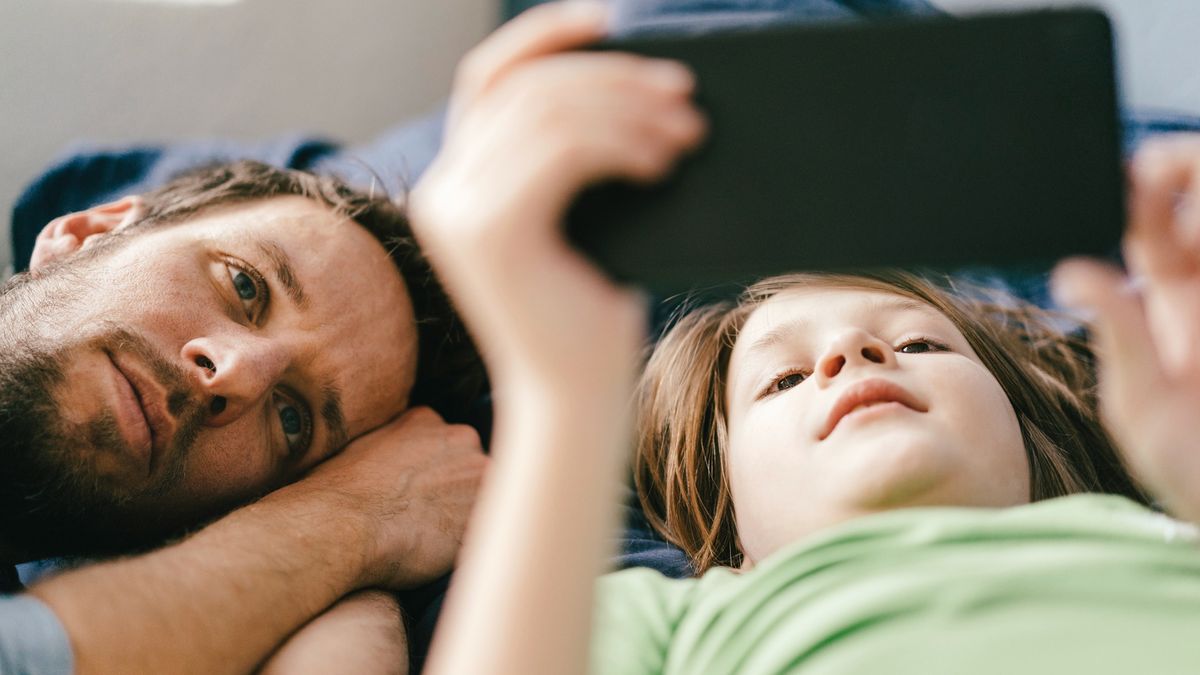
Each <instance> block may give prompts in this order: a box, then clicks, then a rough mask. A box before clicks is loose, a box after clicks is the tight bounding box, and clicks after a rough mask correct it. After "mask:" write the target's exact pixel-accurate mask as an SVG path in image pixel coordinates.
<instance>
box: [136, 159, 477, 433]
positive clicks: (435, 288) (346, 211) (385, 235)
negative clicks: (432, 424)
mask: <svg viewBox="0 0 1200 675" xmlns="http://www.w3.org/2000/svg"><path fill="white" fill-rule="evenodd" d="M289 195H297V196H301V197H306V198H308V199H312V200H314V201H316V202H318V203H320V204H323V205H325V206H327V207H329V208H330V209H331V210H332V211H333V212H334V213H336V214H337V215H339V216H343V217H345V218H349V219H352V220H354V221H355V222H356V223H358V224H359V225H361V226H363V227H364V228H366V229H367V231H369V232H370V233H371V234H372V235H374V237H375V238H376V239H377V240H378V241H379V242H380V244H382V245H383V247H384V248H385V249H386V250H387V252H388V255H389V256H390V257H391V259H392V261H393V262H394V263H395V264H396V268H397V269H398V270H399V271H400V276H401V278H403V280H404V285H405V289H406V290H407V291H408V295H409V297H410V299H411V300H412V305H413V313H414V315H415V316H416V320H417V373H416V384H415V386H414V388H413V391H412V393H411V395H410V399H409V401H410V404H411V405H428V406H431V407H432V408H434V409H435V410H437V411H438V412H439V413H440V414H441V415H442V416H443V417H445V418H446V419H447V420H449V421H461V420H462V418H463V417H464V416H465V415H466V413H467V410H468V408H469V407H470V406H471V405H473V404H474V403H475V401H476V399H477V398H478V397H479V395H480V394H481V393H482V392H483V391H484V389H485V387H486V383H485V375H484V370H483V364H482V362H481V361H480V359H479V357H478V354H477V352H476V350H475V347H474V345H473V343H472V342H471V340H470V338H469V337H468V336H467V333H466V330H465V329H464V328H463V325H462V323H461V322H460V321H459V320H458V317H457V315H456V314H455V313H454V311H453V308H452V307H451V304H450V301H449V300H448V298H447V297H446V294H445V292H444V291H443V290H442V287H441V285H440V284H438V282H437V279H436V278H435V277H434V274H433V271H432V270H431V269H430V267H429V264H428V262H427V261H426V260H425V257H424V256H423V255H421V251H420V250H419V249H418V247H417V243H416V240H415V239H414V237H413V233H412V229H411V227H410V226H409V222H408V217H407V216H406V214H405V211H404V208H403V206H402V205H400V204H399V203H397V202H396V201H393V200H392V199H391V198H389V197H388V195H387V194H384V193H383V191H382V190H381V191H380V194H368V193H363V192H360V191H357V190H355V189H353V188H351V187H350V186H349V185H347V184H346V183H344V182H343V181H341V180H339V179H338V178H335V177H332V176H316V175H313V174H310V173H306V172H304V171H296V170H292V169H280V168H277V167H273V166H270V165H267V164H263V163H261V162H255V161H241V162H235V163H232V164H222V165H216V166H211V167H204V168H200V169H197V170H194V171H190V172H188V173H186V174H183V175H181V176H179V177H177V178H176V179H174V180H172V181H171V182H170V183H168V184H166V185H164V186H163V187H161V188H159V189H157V190H154V191H152V192H149V193H147V194H145V195H142V199H143V202H144V207H145V212H144V213H143V215H142V217H141V218H140V219H139V220H138V221H137V222H136V223H133V224H132V225H130V226H129V227H128V228H126V230H125V231H126V232H128V233H130V234H136V233H137V232H138V231H141V230H145V229H147V228H152V227H159V226H163V225H171V224H176V223H179V222H181V221H183V220H184V219H187V218H190V217H192V216H196V215H198V214H200V213H201V212H202V211H206V210H208V209H212V208H215V207H219V206H225V205H229V204H236V203H243V202H250V201H256V200H260V199H267V198H271V197H281V196H289Z"/></svg>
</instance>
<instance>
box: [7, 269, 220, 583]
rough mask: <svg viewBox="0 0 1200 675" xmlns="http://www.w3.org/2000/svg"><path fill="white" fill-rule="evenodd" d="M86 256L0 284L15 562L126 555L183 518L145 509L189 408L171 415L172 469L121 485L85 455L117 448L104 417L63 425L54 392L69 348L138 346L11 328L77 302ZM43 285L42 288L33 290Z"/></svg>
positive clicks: (169, 483)
mask: <svg viewBox="0 0 1200 675" xmlns="http://www.w3.org/2000/svg"><path fill="white" fill-rule="evenodd" d="M89 259H90V258H88V259H84V260H81V261H79V264H74V265H72V264H68V265H64V266H62V267H60V268H57V269H55V270H53V271H52V273H51V275H50V276H53V277H55V278H53V279H50V278H46V279H23V280H18V281H17V283H15V284H10V285H9V286H10V287H9V288H6V289H5V295H6V296H8V297H3V298H0V322H2V326H3V327H2V328H0V330H2V332H3V335H2V336H0V544H3V545H4V546H5V547H7V548H9V549H12V550H15V551H19V552H20V554H21V557H22V558H25V559H33V558H45V557H53V556H101V555H109V554H115V553H126V552H131V551H136V550H140V549H144V548H148V547H151V546H155V545H158V544H160V543H161V542H162V541H163V540H165V539H167V538H169V537H171V536H173V535H175V534H178V533H180V532H181V531H182V527H183V526H184V525H186V524H188V523H187V522H185V520H184V519H181V518H179V517H178V516H175V515H167V514H166V513H165V512H163V511H160V510H157V509H155V508H153V507H154V501H155V499H154V498H155V497H159V496H161V495H162V494H164V493H165V492H166V491H168V490H169V489H170V488H172V487H174V486H175V485H176V484H177V483H178V481H179V479H180V478H181V477H182V473H183V460H184V458H185V457H186V456H187V452H186V450H187V447H188V446H190V445H191V443H192V442H193V441H194V440H195V436H196V433H197V432H198V431H199V427H200V422H201V420H202V417H201V415H200V414H198V413H199V411H191V412H190V414H187V415H182V416H181V417H180V426H179V430H178V432H177V433H176V442H175V444H174V445H175V446H176V447H175V448H174V450H176V452H172V453H171V457H172V458H173V459H174V460H175V461H174V463H173V465H172V466H170V467H167V470H166V471H164V472H162V475H161V476H160V478H159V479H158V480H156V481H155V482H154V484H153V485H148V486H142V487H139V488H135V489H132V490H131V489H128V488H127V486H116V485H113V484H112V483H111V482H109V481H107V480H104V479H102V478H101V477H100V476H99V475H97V472H96V470H95V467H94V466H93V465H92V463H91V461H90V460H91V459H92V453H93V451H94V450H95V449H97V448H104V449H113V450H114V451H118V452H120V451H123V449H124V448H125V443H126V442H125V440H124V438H123V437H122V435H121V432H120V429H119V426H118V424H117V421H116V419H115V418H114V417H113V415H112V413H111V412H105V413H102V414H101V415H98V416H97V417H96V418H95V419H92V420H89V421H88V422H86V423H84V424H82V425H72V424H69V423H67V422H66V421H65V420H64V417H63V415H62V412H61V411H60V410H59V407H58V404H57V402H56V401H55V398H54V391H55V388H56V387H58V386H59V385H61V384H62V383H63V381H64V370H65V368H66V366H67V363H68V358H69V355H70V354H71V353H73V352H74V351H75V350H76V349H77V348H79V347H81V346H87V345H88V344H92V343H101V344H110V345H111V344H113V343H117V344H120V345H122V346H124V347H126V348H132V349H134V350H140V349H144V348H141V347H140V344H141V343H140V341H138V340H137V339H136V338H135V337H134V336H129V335H127V334H124V333H122V332H121V331H120V330H119V329H111V328H109V329H107V330H106V331H105V334H104V335H100V336H98V337H93V338H91V339H86V338H85V341H84V342H80V343H76V344H68V343H65V342H57V343H55V344H49V345H47V344H46V343H48V342H50V341H49V340H46V339H45V338H44V337H40V336H36V335H33V334H32V333H27V332H25V331H24V330H22V329H21V328H22V327H23V326H31V325H34V324H33V322H42V323H43V325H44V324H45V323H52V322H53V321H54V317H53V316H48V315H47V314H51V315H53V314H58V313H59V312H60V311H63V310H65V309H67V308H69V307H70V306H72V305H74V304H75V303H76V302H77V301H79V300H81V299H82V297H83V294H84V292H83V289H86V288H88V287H89V284H87V282H89V281H90V282H92V283H94V280H90V279H87V275H86V274H81V273H80V272H82V271H83V270H84V269H85V268H86V266H87V265H86V263H87V262H88V260H89ZM47 284H48V285H49V286H50V288H39V286H43V285H47ZM48 298H52V300H49V299H48ZM161 370H162V369H161V368H158V369H156V371H158V372H159V373H160V374H161ZM174 379H175V378H169V379H167V380H166V381H168V382H170V381H173V380H174ZM172 389H173V390H177V388H175V387H172ZM80 446H83V447H80ZM123 488H124V489H123ZM193 522H194V521H193Z"/></svg>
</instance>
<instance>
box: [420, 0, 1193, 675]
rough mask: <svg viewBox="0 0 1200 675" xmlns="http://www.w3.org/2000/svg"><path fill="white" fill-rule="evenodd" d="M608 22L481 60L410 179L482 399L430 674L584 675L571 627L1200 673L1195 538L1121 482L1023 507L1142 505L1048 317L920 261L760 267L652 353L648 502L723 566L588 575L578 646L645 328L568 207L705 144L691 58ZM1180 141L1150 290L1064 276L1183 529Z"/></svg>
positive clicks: (735, 644) (783, 650)
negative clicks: (470, 479) (820, 268)
mask: <svg viewBox="0 0 1200 675" xmlns="http://www.w3.org/2000/svg"><path fill="white" fill-rule="evenodd" d="M603 23H604V13H603V10H602V8H599V7H597V6H595V5H590V4H582V3H579V2H572V3H564V4H560V5H554V6H547V7H546V8H544V9H541V10H538V11H536V12H532V13H529V14H526V15H524V16H523V17H522V18H520V19H518V20H517V21H514V22H513V23H511V24H509V25H508V26H506V27H505V28H504V29H502V30H501V31H499V32H498V33H496V34H495V35H494V36H493V37H492V38H490V39H489V40H488V41H486V42H485V43H484V44H483V45H482V46H481V47H479V48H478V49H477V50H476V51H475V52H474V53H473V54H472V55H470V56H469V57H468V58H467V60H466V61H465V62H464V66H463V68H462V69H461V70H460V77H459V81H458V83H457V85H456V93H455V99H454V103H453V112H452V116H451V121H450V125H449V127H448V132H447V138H446V145H445V149H444V150H443V153H442V155H441V156H440V157H439V158H438V160H437V161H436V162H435V164H434V166H433V167H432V168H431V170H430V172H429V174H427V175H426V177H425V179H424V181H423V182H422V184H421V185H420V186H418V188H417V190H416V192H415V193H414V195H413V201H412V204H411V208H412V217H413V220H414V227H415V229H416V230H417V232H418V236H419V237H420V238H421V240H422V244H423V246H424V247H425V249H426V250H427V252H428V254H429V256H430V258H431V259H432V261H433V263H434V265H435V266H436V268H437V270H438V273H439V274H440V275H441V276H442V278H443V280H444V281H445V283H446V285H447V287H448V289H449V291H450V292H451V293H452V294H453V296H454V297H455V299H456V302H457V303H458V306H459V309H460V310H461V312H462V313H463V315H464V318H465V320H466V321H467V323H468V325H469V326H470V328H471V330H472V331H473V332H474V334H475V336H476V338H477V340H478V342H479V343H480V346H481V350H482V352H483V354H484V358H485V360H486V362H487V364H488V366H489V369H490V371H491V374H492V376H493V384H494V387H495V394H496V396H495V400H496V413H497V419H496V426H495V434H494V437H493V444H492V448H493V458H494V459H493V463H492V467H491V473H490V474H489V476H488V478H487V479H486V482H485V486H484V488H483V492H482V494H481V495H480V498H479V501H478V502H477V505H478V508H477V509H476V512H475V514H474V516H473V521H472V525H471V528H470V530H469V533H468V537H467V541H466V542H465V545H464V549H463V553H462V557H461V559H460V560H461V565H460V569H459V571H458V573H457V578H456V579H455V582H454V584H453V586H452V591H451V594H450V599H449V603H448V606H447V609H446V614H445V616H444V621H443V625H442V627H441V629H440V633H439V635H438V638H437V639H436V640H435V645H434V651H433V654H432V655H431V660H430V663H429V672H433V673H468V672H469V673H487V672H498V673H572V672H582V671H584V670H585V669H586V667H587V655H588V650H589V642H591V643H592V647H593V649H592V656H593V662H592V667H593V669H594V670H596V671H597V672H647V673H652V672H677V673H688V674H691V673H726V672H758V673H778V672H790V671H793V670H802V671H803V672H839V673H840V672H889V673H902V672H931V671H933V672H973V673H986V672H997V673H999V672H1054V673H1062V672H1088V673H1104V672H1129V671H1131V670H1137V671H1145V670H1147V669H1149V670H1151V671H1153V672H1157V673H1161V672H1186V671H1188V670H1190V669H1191V668H1193V667H1194V664H1195V662H1196V659H1197V657H1200V653H1198V651H1197V648H1196V647H1195V646H1194V645H1195V644H1196V643H1195V640H1194V636H1195V634H1196V633H1197V631H1198V630H1200V614H1198V613H1197V612H1196V611H1195V608H1196V607H1197V606H1200V552H1197V551H1196V550H1195V543H1196V534H1195V532H1194V530H1193V529H1190V528H1189V527H1186V526H1183V525H1181V524H1180V523H1178V522H1176V521H1172V520H1169V519H1167V518H1164V517H1162V516H1159V515H1157V514H1154V513H1153V512H1151V511H1149V510H1147V509H1145V508H1144V507H1141V506H1138V505H1136V504H1135V503H1133V502H1130V501H1128V500H1125V499H1122V498H1119V497H1111V496H1109V497H1098V496H1091V495H1085V496H1079V497H1070V498H1066V499H1047V500H1046V501H1044V502H1040V503H1037V504H1032V505H1030V504H1029V502H1030V501H1031V500H1034V499H1046V498H1049V497H1054V496H1058V495H1063V494H1069V493H1072V492H1077V491H1080V490H1109V491H1115V492H1119V493H1123V494H1127V495H1130V496H1137V494H1138V492H1137V489H1136V488H1135V487H1134V486H1133V484H1132V483H1131V482H1130V481H1129V480H1128V479H1127V478H1126V477H1125V476H1124V475H1123V471H1122V469H1121V466H1120V462H1119V461H1117V459H1116V456H1115V454H1114V452H1113V449H1112V447H1111V446H1110V445H1109V442H1108V441H1107V440H1106V438H1105V436H1104V433H1103V432H1102V430H1100V429H1099V428H1098V427H1097V425H1096V424H1095V414H1094V405H1093V401H1092V399H1091V396H1092V392H1091V391H1090V384H1091V383H1090V379H1089V376H1088V375H1087V368H1086V365H1087V364H1086V363H1083V362H1080V361H1078V358H1079V357H1077V356H1076V355H1074V354H1072V353H1070V352H1069V351H1067V350H1069V349H1070V345H1069V344H1068V343H1066V342H1061V341H1059V340H1058V338H1057V337H1056V336H1055V335H1054V334H1053V333H1052V332H1050V331H1047V330H1045V329H1044V328H1042V327H1039V325H1038V324H1037V322H1023V323H1018V324H1013V323H1011V322H1005V321H1002V322H996V321H995V318H996V317H994V316H993V317H989V316H988V315H986V314H985V313H983V312H981V311H980V309H981V308H980V307H979V306H973V305H971V304H970V303H968V302H966V301H962V300H960V299H956V298H955V297H954V296H952V295H947V294H943V293H940V292H937V291H936V290H934V289H932V288H930V287H928V286H926V285H924V284H922V283H920V282H918V281H916V280H913V279H911V278H908V277H904V276H896V277H890V278H885V277H881V278H865V277H854V278H845V277H841V278H839V277H816V278H814V277H798V278H788V279H783V280H774V281H770V282H767V285H766V286H760V287H756V288H755V289H752V290H751V291H750V296H749V297H750V300H751V301H750V302H748V303H743V305H742V306H741V307H740V308H734V309H729V308H726V309H718V310H708V313H707V314H702V315H697V316H696V317H694V318H688V319H686V320H685V321H684V322H683V323H681V324H680V326H679V327H677V328H676V329H675V331H674V332H673V333H672V335H671V336H669V337H668V338H667V339H666V340H665V342H664V344H663V346H662V347H660V349H659V351H658V352H657V354H656V355H655V357H654V361H653V363H652V365H651V367H650V369H649V370H648V375H647V378H648V379H647V384H646V386H644V387H643V388H642V391H643V398H642V400H641V403H640V405H641V406H642V407H643V409H644V413H645V417H644V418H643V419H644V420H645V425H646V426H645V429H644V431H643V434H642V436H643V438H642V448H643V449H642V454H641V457H640V459H639V465H638V476H639V479H640V487H641V489H642V491H643V500H644V502H645V503H646V505H647V507H648V510H649V512H650V514H651V516H652V518H654V519H655V520H656V521H657V522H658V524H659V525H660V527H662V529H663V531H664V532H665V533H666V534H667V535H668V536H670V537H671V538H673V539H674V540H675V541H677V542H678V543H680V544H681V545H683V546H684V547H685V548H686V549H687V550H688V551H689V552H690V553H691V554H692V555H693V556H694V558H695V562H696V565H697V568H698V569H699V570H704V569H708V570H709V571H708V572H707V573H706V574H704V576H702V577H701V578H699V579H690V580H681V581H672V580H667V579H664V578H663V577H661V576H659V575H657V574H656V573H653V572H647V571H641V570H635V571H631V572H625V573H621V574H618V575H614V576H612V577H609V578H606V579H605V580H604V581H603V582H602V583H601V585H600V586H599V591H598V592H597V594H596V597H597V599H598V605H599V606H598V608H596V609H595V613H594V616H595V627H594V635H593V627H592V625H591V624H592V617H593V611H594V610H593V602H592V599H593V578H594V575H595V574H596V573H598V572H599V571H600V569H599V568H600V561H601V560H602V559H603V553H604V549H605V543H606V540H607V536H606V534H607V533H608V532H609V531H610V530H611V528H612V527H613V525H614V523H613V522H612V521H613V514H612V512H611V509H610V508H609V506H610V505H611V504H612V503H613V501H614V499H613V494H614V493H615V490H614V486H615V485H616V484H617V482H618V480H619V478H620V476H621V475H622V467H623V455H624V453H623V448H625V447H626V440H627V436H628V432H629V430H630V426H631V425H630V422H629V418H630V416H629V411H628V410H627V407H628V404H629V401H630V398H631V394H632V393H633V391H634V388H635V387H634V385H635V380H636V371H637V365H638V362H639V354H640V349H641V345H642V341H643V336H644V333H645V326H644V319H643V316H644V313H643V311H642V309H643V308H642V306H641V304H640V302H639V301H638V300H637V298H636V296H635V295H634V294H632V293H630V292H628V291H625V290H623V289H620V288H617V287H616V286H614V285H613V284H612V283H611V282H609V281H608V280H607V279H606V278H605V277H604V276H603V275H602V274H601V273H600V272H599V271H598V270H596V269H595V268H593V267H592V266H591V265H590V264H589V263H588V262H587V261H586V260H584V259H582V258H581V257H580V256H578V255H577V254H576V253H575V252H573V251H572V250H571V249H570V248H569V247H568V246H567V245H566V243H565V241H564V240H563V237H562V235H561V232H560V229H559V223H560V221H561V218H562V216H563V213H564V211H565V209H566V207H567V205H568V204H569V203H570V201H571V199H572V197H573V196H574V195H575V194H576V193H577V192H578V190H579V189H581V187H582V186H584V185H586V184H588V183H590V182H592V181H594V180H597V179H600V178H605V177H613V176H617V177H623V178H627V179H632V180H654V179H657V178H659V177H661V176H662V175H664V174H665V173H666V172H667V171H668V170H669V168H670V167H671V165H672V164H673V163H674V162H675V161H676V160H677V159H678V158H679V157H680V156H681V154H682V153H684V152H687V151H688V150H690V149H691V148H694V147H695V146H696V145H697V144H698V143H699V141H700V139H701V138H702V136H703V134H704V121H703V119H702V117H701V116H700V115H699V113H698V112H697V111H696V110H695V109H694V108H693V106H692V104H691V101H690V94H691V90H692V86H693V83H692V81H691V79H690V77H689V76H688V74H687V72H686V71H684V70H682V69H681V68H680V67H679V66H678V65H676V64H670V63H663V62H658V61H654V60H649V59H642V58H638V57H633V56H628V55H620V54H587V53H561V50H563V49H565V48H568V47H571V46H576V45H580V44H585V43H587V42H590V41H592V40H595V39H597V38H598V37H600V36H601V35H602V33H603ZM1175 148H1176V149H1174V150H1171V151H1170V152H1169V153H1165V154H1162V153H1160V154H1159V155H1151V156H1148V157H1147V159H1145V160H1144V166H1148V167H1151V168H1153V171H1152V172H1150V173H1147V172H1146V171H1142V172H1139V173H1137V174H1136V175H1135V179H1136V180H1135V193H1134V194H1135V197H1134V200H1133V206H1134V210H1133V213H1132V217H1131V235H1130V239H1129V245H1130V253H1131V255H1130V256H1129V258H1130V261H1131V263H1132V265H1133V266H1134V267H1135V270H1136V271H1138V272H1141V273H1143V274H1144V275H1145V282H1144V289H1143V291H1142V295H1141V296H1140V297H1138V296H1133V295H1131V294H1130V293H1128V292H1127V291H1124V290H1122V282H1121V280H1120V278H1119V275H1118V273H1116V272H1114V271H1112V270H1109V269H1107V268H1104V267H1102V266H1099V265H1098V264H1094V263H1084V262H1076V263H1074V264H1072V265H1070V266H1067V267H1065V268H1064V269H1063V270H1061V272H1060V281H1061V283H1060V291H1061V292H1062V293H1063V295H1064V299H1066V300H1070V301H1071V302H1072V303H1073V304H1076V305H1085V306H1089V307H1091V308H1093V309H1094V311H1096V313H1097V318H1098V321H1097V323H1096V332H1097V336H1098V340H1099V354H1100V357H1101V363H1100V365H1101V370H1100V373H1101V380H1100V383H1099V384H1100V393H1101V407H1102V409H1103V410H1104V412H1105V416H1106V418H1107V420H1108V421H1109V423H1110V429H1111V431H1112V432H1113V434H1114V436H1115V438H1116V440H1117V441H1119V447H1121V448H1123V449H1124V450H1125V451H1126V453H1127V455H1126V456H1127V457H1128V459H1129V461H1130V463H1131V464H1133V465H1134V467H1135V468H1136V469H1137V470H1138V473H1139V475H1140V476H1141V477H1142V478H1144V479H1145V483H1146V485H1147V487H1148V488H1150V489H1151V490H1153V491H1154V493H1155V496H1156V497H1158V498H1159V499H1161V500H1163V502H1164V503H1165V504H1166V505H1167V506H1168V507H1171V508H1173V509H1174V510H1175V512H1176V513H1178V514H1180V515H1184V516H1187V517H1191V518H1195V517H1196V516H1197V515H1198V514H1200V508H1198V506H1200V498H1198V497H1197V495H1198V493H1200V491H1198V490H1196V489H1195V488H1194V486H1195V485H1197V484H1198V483H1200V471H1198V470H1196V468H1197V466H1198V464H1200V463H1198V461H1197V460H1196V459H1195V457H1198V456H1200V453H1196V452H1193V451H1192V440H1191V439H1192V437H1193V436H1195V431H1196V423H1195V412H1194V411H1195V410H1197V409H1200V408H1198V407H1197V405H1196V404H1197V403H1198V402H1200V373H1198V372H1197V371H1196V368H1197V367H1200V357H1198V358H1191V357H1192V356H1197V355H1195V354H1193V353H1192V352H1191V351H1190V350H1194V349H1195V347H1192V345H1198V344H1200V341H1198V340H1193V339H1192V338H1193V337H1197V336H1200V292H1196V291H1195V290H1194V289H1195V288H1200V265H1197V264H1195V262H1192V261H1200V254H1198V253H1196V251H1197V249H1198V248H1200V247H1196V246H1191V245H1190V244H1188V242H1190V241H1191V239H1189V238H1188V237H1190V236H1191V233H1189V232H1186V231H1183V232H1179V231H1176V230H1175V229H1173V223H1174V218H1175V210H1174V209H1173V208H1169V207H1165V206H1164V204H1167V203H1169V202H1170V195H1172V194H1174V193H1175V192H1178V191H1179V190H1180V189H1185V188H1186V187H1187V186H1188V185H1189V182H1190V180H1191V176H1192V175H1193V172H1194V171H1196V169H1195V168H1194V167H1195V166H1196V165H1197V162H1196V159H1195V158H1196V157H1198V156H1200V152H1198V151H1197V149H1196V148H1195V147H1188V146H1175ZM1179 148H1182V150H1181V149H1179ZM467 196H469V197H470V199H466V198H465V197H467ZM1172 206H1173V205H1172ZM847 245H853V243H852V242H847ZM1143 298H1144V299H1145V301H1146V307H1145V308H1143V306H1142V304H1141V303H1142V299H1143ZM1180 299H1182V300H1183V301H1184V302H1180V301H1179V300H1180ZM1167 306H1169V307H1170V308H1171V310H1173V311H1172V313H1171V314H1170V315H1168V313H1167V312H1166V311H1165V310H1164V307H1167ZM1020 313H1021V310H1020V309H1019V308H1018V310H1017V314H1020ZM1001 315H1002V316H1001V318H1002V319H1003V318H1004V316H1003V312H1001ZM1006 330H1007V331H1012V330H1024V331H1025V332H1026V333H1027V334H1026V335H1021V334H1019V333H1011V334H1005V331H1006ZM1025 341H1028V344H1029V346H1024V345H1025ZM1018 344H1020V345H1022V346H1021V347H1019V348H1018V347H1016V345H1018ZM1192 364H1197V365H1192ZM1131 441H1133V443H1131ZM1135 452H1136V453H1137V454H1133V453H1135ZM1009 506H1012V507H1016V508H1013V509H998V508H997V507H1009ZM963 507H973V508H963ZM980 507H983V508H980ZM732 567H737V568H738V569H731V568H732Z"/></svg>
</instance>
